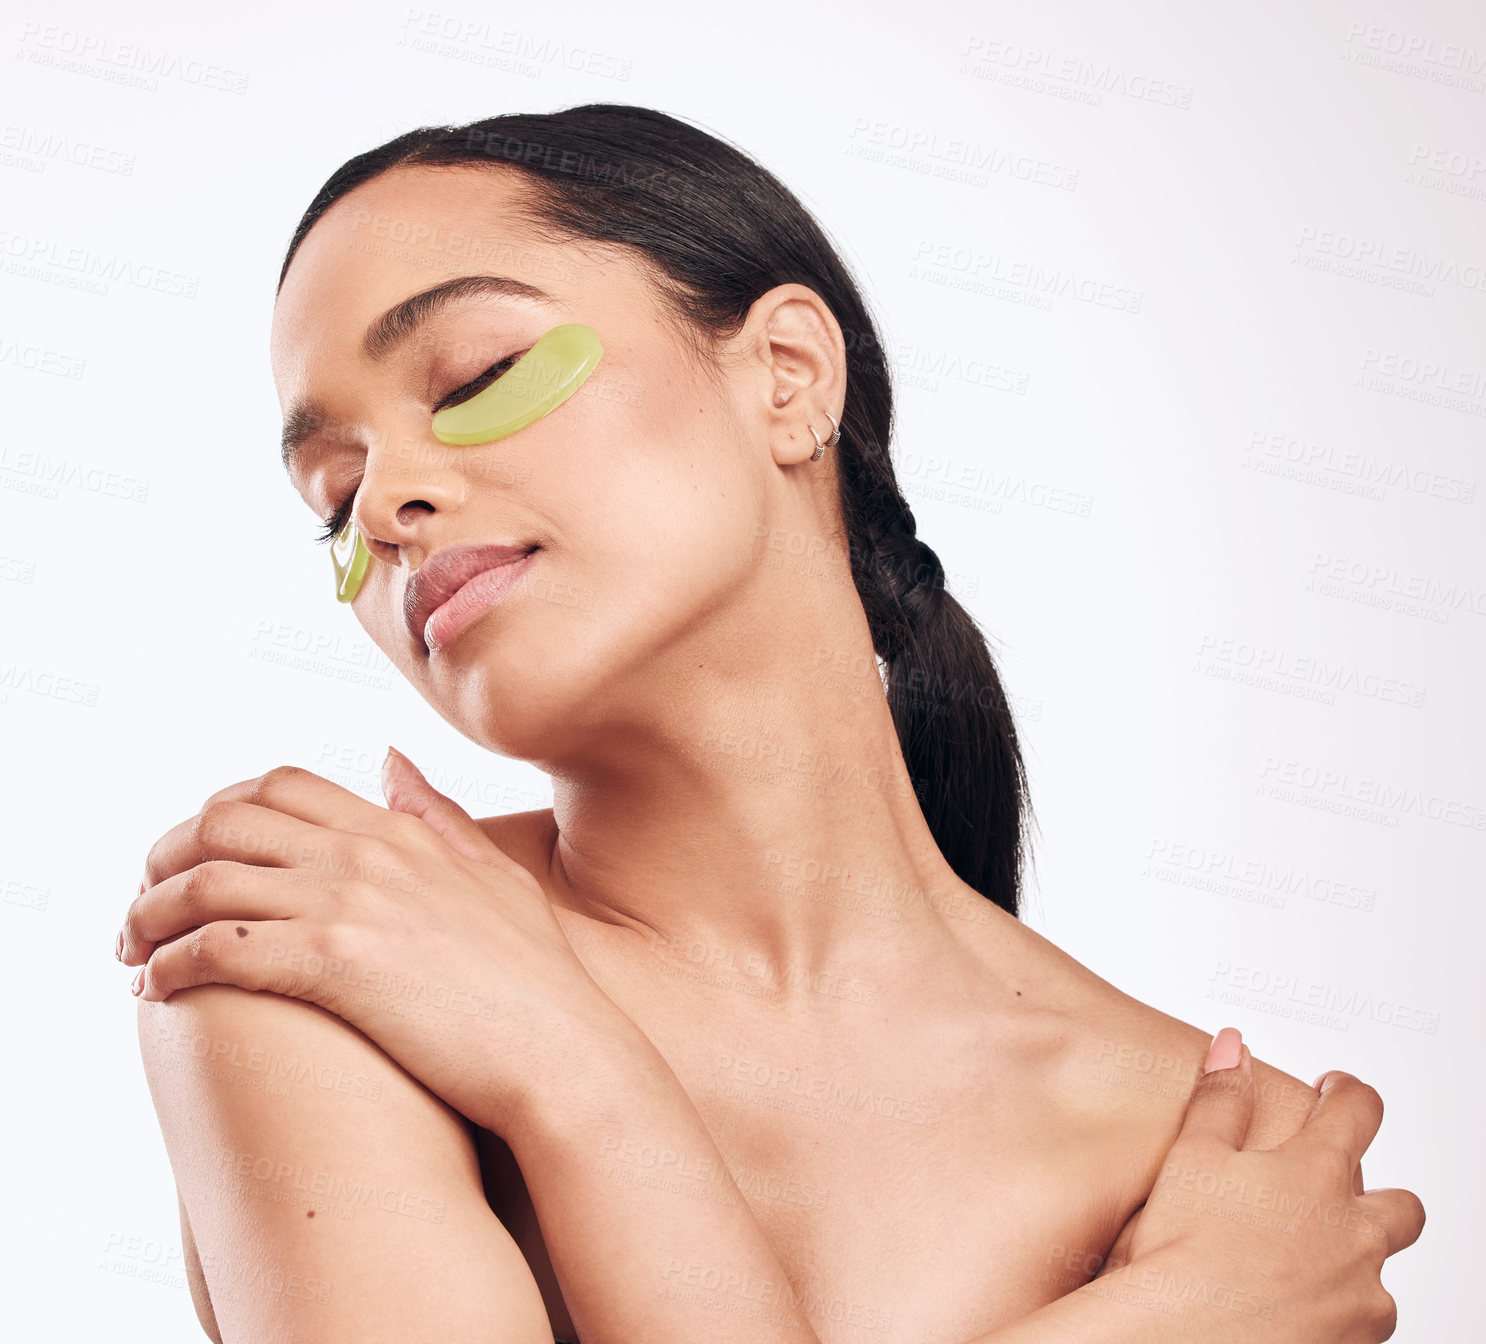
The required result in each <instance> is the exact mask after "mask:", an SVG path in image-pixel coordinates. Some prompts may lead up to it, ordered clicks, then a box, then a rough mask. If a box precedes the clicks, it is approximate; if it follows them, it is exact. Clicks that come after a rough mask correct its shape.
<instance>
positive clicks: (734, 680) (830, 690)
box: [548, 603, 1002, 991]
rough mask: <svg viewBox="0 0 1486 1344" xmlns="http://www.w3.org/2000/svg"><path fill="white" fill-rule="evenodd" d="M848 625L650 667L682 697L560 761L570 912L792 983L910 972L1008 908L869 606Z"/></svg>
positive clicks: (561, 848)
mask: <svg viewBox="0 0 1486 1344" xmlns="http://www.w3.org/2000/svg"><path fill="white" fill-rule="evenodd" d="M843 606H844V604H843ZM834 616H835V625H836V628H835V629H834V630H832V629H830V627H829V624H826V625H817V626H815V627H813V628H812V629H809V630H807V631H797V632H796V635H795V637H788V636H782V637H779V638H772V639H763V640H758V641H755V642H753V643H752V644H751V645H750V646H749V647H750V649H752V650H754V652H751V653H749V654H747V655H744V656H743V657H741V658H740V657H739V656H738V654H737V652H736V648H735V649H734V650H733V651H732V652H731V653H730V655H729V656H728V657H726V658H723V657H715V658H711V659H707V660H705V661H704V662H703V665H702V666H701V667H700V668H699V667H698V662H699V657H698V654H697V651H696V649H695V647H693V648H691V649H690V650H689V651H687V652H686V653H684V654H679V655H678V656H677V657H676V659H675V660H674V668H657V667H654V666H652V667H649V668H647V674H646V675H647V681H648V684H650V685H651V686H664V687H665V688H666V693H665V694H664V696H663V697H652V699H651V700H650V702H649V709H648V715H647V717H644V718H638V717H636V716H635V715H634V713H633V712H631V713H630V715H629V716H628V717H627V718H626V719H625V721H624V722H623V723H620V724H616V723H615V722H614V721H613V719H612V717H610V716H608V715H606V716H604V728H603V745H602V748H601V749H600V752H601V758H600V757H596V756H593V755H585V756H584V758H583V759H582V761H581V762H580V763H578V764H574V763H573V761H572V760H571V758H570V759H569V760H567V761H565V762H562V763H555V762H554V763H552V765H551V767H550V771H551V773H552V776H553V784H554V797H553V809H552V810H553V819H554V822H555V831H554V833H553V835H552V836H551V839H550V847H549V854H548V887H549V891H550V893H551V895H552V898H553V900H554V901H555V902H556V903H557V904H559V905H562V906H564V907H566V908H568V909H571V910H573V911H576V912H578V913H580V914H583V915H586V916H589V917H591V918H594V919H597V920H600V921H602V922H605V923H609V924H614V925H619V926H621V927H627V928H629V929H632V930H633V931H635V932H636V933H638V934H640V935H642V936H643V937H644V938H645V939H646V940H647V941H648V942H649V944H650V945H651V947H652V949H653V950H654V951H656V952H657V953H658V954H659V955H661V956H663V957H665V958H667V959H668V960H671V961H673V962H674V961H684V962H687V963H690V964H691V965H692V966H694V967H697V968H699V969H704V970H705V969H707V968H709V967H715V968H717V969H718V971H719V973H720V974H724V975H740V974H751V975H754V976H755V977H756V978H758V979H760V980H761V981H762V982H764V984H766V985H773V986H775V987H776V988H778V989H779V990H781V991H783V990H786V989H788V988H789V987H790V986H791V985H800V984H805V985H807V986H811V987H815V986H818V985H820V984H822V983H827V982H829V981H830V979H831V978H833V977H837V976H842V975H847V976H850V975H854V974H855V975H858V976H861V977H864V978H870V973H871V969H872V968H879V969H882V970H884V971H887V970H889V969H891V968H901V967H902V966H903V964H904V961H905V959H906V958H913V957H933V956H935V955H939V954H942V952H943V950H944V948H945V946H946V942H947V941H948V940H951V939H953V938H954V936H955V934H956V932H959V931H963V927H964V924H965V923H966V922H967V921H975V922H990V921H993V920H995V919H997V917H999V916H1001V914H1002V912H1000V911H999V910H998V909H996V908H995V907H994V906H992V904H991V902H990V901H988V900H987V899H986V898H985V897H984V896H982V895H980V894H979V893H978V892H975V891H974V890H973V889H971V888H970V887H969V886H968V885H967V884H966V883H964V882H963V881H962V880H961V879H960V878H959V877H958V876H957V875H956V874H955V872H954V870H953V869H952V868H951V867H950V866H949V864H948V863H947V862H946V860H945V859H944V857H943V855H942V854H941V853H940V852H939V848H938V846H937V844H936V843H935V841H934V838H933V835H932V833H931V832H930V830H929V827H928V824H927V822H926V821H925V820H924V816H923V813H922V811H921V809H920V807H919V804H918V800H917V797H916V796H915V793H914V789H913V783H912V781H911V779H910V777H909V774H908V770H907V767H906V765H905V763H904V760H903V756H902V752H901V750H900V749H899V744H898V737H897V731H896V729H895V727H894V724H893V719H892V713H891V710H890V708H889V706H888V703H887V699H886V696H885V694H884V691H883V686H882V680H881V675H880V673H879V671H878V667H877V662H876V658H875V655H874V653H873V650H872V644H871V636H870V631H869V630H868V628H867V624H866V619H865V616H864V615H863V614H862V611H861V608H860V606H859V605H857V604H855V603H853V604H850V609H843V607H838V608H837V610H836V611H835V613H834ZM826 619H827V621H828V622H829V619H830V618H829V617H827V618H826ZM838 651H840V652H839V653H838ZM683 669H684V672H683ZM673 671H674V675H672V672H673ZM631 703H632V702H631ZM590 745H592V744H590Z"/></svg>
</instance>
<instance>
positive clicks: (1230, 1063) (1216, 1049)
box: [1202, 1027, 1243, 1073]
mask: <svg viewBox="0 0 1486 1344" xmlns="http://www.w3.org/2000/svg"><path fill="white" fill-rule="evenodd" d="M1242 1047H1243V1037H1242V1036H1240V1035H1239V1032H1238V1028H1237V1027H1224V1028H1223V1030H1222V1031H1220V1032H1219V1033H1218V1034H1217V1035H1216V1036H1214V1037H1213V1043H1212V1044H1211V1045H1210V1046H1208V1048H1207V1058H1206V1059H1205V1060H1203V1061H1202V1071H1203V1073H1216V1072H1217V1071H1218V1070H1219V1069H1231V1068H1233V1067H1234V1066H1235V1065H1236V1064H1237V1063H1238V1061H1239V1060H1240V1059H1241V1058H1243V1049H1242Z"/></svg>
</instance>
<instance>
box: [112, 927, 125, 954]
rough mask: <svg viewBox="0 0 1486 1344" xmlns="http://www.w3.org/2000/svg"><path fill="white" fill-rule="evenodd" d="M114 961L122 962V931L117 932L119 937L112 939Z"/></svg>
mask: <svg viewBox="0 0 1486 1344" xmlns="http://www.w3.org/2000/svg"><path fill="white" fill-rule="evenodd" d="M114 960H115V961H123V960H124V930H123V929H120V930H119V936H118V937H117V938H115V939H114Z"/></svg>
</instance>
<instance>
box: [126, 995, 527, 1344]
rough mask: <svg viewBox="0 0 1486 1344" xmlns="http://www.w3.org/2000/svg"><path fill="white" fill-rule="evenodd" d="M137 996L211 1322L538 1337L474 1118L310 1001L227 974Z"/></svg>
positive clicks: (259, 1328)
mask: <svg viewBox="0 0 1486 1344" xmlns="http://www.w3.org/2000/svg"><path fill="white" fill-rule="evenodd" d="M138 1008H139V1011H138V1024H139V1041H140V1050H141V1054H142V1056H143V1059H144V1065H145V1074H146V1079H147V1081H148V1083H149V1087H150V1092H151V1095H152V1097H153V1099H154V1103H155V1110H156V1113H157V1115H158V1117H159V1121H160V1128H161V1133H162V1135H163V1137H164V1140H165V1146H166V1149H167V1152H168V1154H169V1157H170V1165H171V1169H172V1172H173V1173H174V1176H175V1182H176V1187H177V1191H178V1193H179V1197H180V1200H181V1205H182V1234H183V1250H184V1249H185V1246H184V1243H185V1242H189V1244H190V1253H191V1258H192V1260H193V1261H195V1270H194V1272H193V1273H192V1275H191V1280H192V1288H193V1299H194V1300H195V1301H196V1305H197V1311H198V1315H199V1316H200V1318H201V1322H202V1325H203V1328H204V1329H206V1330H207V1331H208V1334H211V1332H212V1331H213V1330H217V1331H218V1332H219V1333H220V1334H221V1335H222V1336H224V1337H226V1338H229V1339H268V1338H281V1339H282V1338H291V1337H292V1338H315V1339H316V1340H318V1341H321V1342H322V1344H341V1342H342V1341H346V1342H349V1341H350V1340H353V1339H364V1338H366V1337H367V1334H366V1332H367V1330H368V1329H370V1328H371V1327H372V1326H373V1325H375V1326H376V1328H377V1329H378V1330H382V1329H385V1330H387V1331H389V1332H390V1333H392V1334H401V1335H402V1336H403V1337H418V1336H419V1335H420V1332H421V1331H423V1330H425V1329H427V1328H429V1327H430V1326H436V1327H437V1333H438V1334H439V1335H440V1336H441V1337H455V1338H459V1337H465V1338H484V1337H486V1336H485V1335H484V1334H482V1333H481V1332H482V1331H485V1330H488V1329H489V1328H490V1326H491V1323H493V1322H494V1323H498V1324H499V1325H501V1326H505V1327H508V1328H509V1333H508V1335H507V1336H506V1337H508V1338H514V1339H522V1340H538V1339H541V1338H542V1337H543V1334H544V1333H545V1332H546V1329H547V1316H546V1311H545V1309H544V1307H543V1303H542V1300H541V1296H540V1294H539V1293H538V1291H537V1288H536V1284H535V1283H534V1281H533V1280H532V1277H531V1274H530V1272H529V1271H528V1270H527V1268H526V1265H525V1262H524V1260H523V1258H522V1256H521V1254H520V1252H519V1250H518V1249H517V1247H516V1246H515V1244H514V1243H513V1242H512V1241H511V1239H510V1237H509V1236H508V1235H507V1234H506V1232H505V1230H504V1229H503V1228H502V1227H501V1225H500V1224H499V1222H498V1221H497V1220H496V1219H495V1218H494V1217H492V1216H491V1212H490V1208H489V1205H488V1204H487V1203H486V1201H485V1197H484V1192H483V1190H482V1187H481V1180H480V1171H479V1165H478V1161H477V1157H476V1153H475V1147H474V1142H473V1139H472V1137H471V1134H470V1129H469V1126H468V1124H467V1122H466V1121H465V1120H464V1119H463V1117H461V1116H459V1115H458V1114H457V1113H456V1112H454V1111H453V1110H452V1109H451V1108H450V1107H448V1106H447V1105H446V1104H445V1103H444V1102H443V1101H442V1100H440V1099H439V1098H437V1097H435V1096H434V1095H433V1094H432V1093H430V1092H429V1091H428V1090H427V1089H426V1088H424V1087H423V1086H422V1084H421V1083H419V1082H418V1080H417V1079H415V1078H413V1077H412V1076H411V1075H410V1074H408V1073H407V1072H406V1071H405V1070H404V1069H402V1068H401V1067H400V1066H399V1065H398V1064H397V1063H396V1062H395V1061H394V1060H392V1059H391V1058H390V1057H389V1056H388V1055H387V1054H386V1053H385V1052H384V1051H382V1050H381V1049H380V1047H378V1046H377V1045H376V1044H375V1043H374V1042H373V1041H371V1040H370V1039H369V1038H368V1037H366V1036H365V1035H363V1034H362V1033H361V1032H359V1031H357V1030H356V1029H355V1028H354V1027H352V1026H350V1025H349V1024H348V1023H346V1022H344V1021H343V1020H342V1019H340V1018H339V1017H336V1016H335V1015H334V1014H331V1013H328V1012H326V1011H325V1010H324V1009H321V1008H319V1007H317V1006H315V1005H314V1004H309V1003H304V1002H301V1001H300V1000H297V999H292V998H288V997H284V996H281V995H277V994H270V993H255V992H251V991H247V990H243V989H239V988H237V987H235V986H231V985H199V986H195V987H193V988H190V989H185V990H178V991H177V992H176V993H175V994H173V995H172V996H171V997H170V998H169V999H168V1000H166V1001H164V1002H162V1003H152V1002H145V1001H141V1002H140V1003H139V1006H138ZM198 1290H199V1295H198ZM420 1303H421V1304H423V1305H422V1306H420V1305H419V1304H420ZM429 1303H436V1304H437V1307H436V1310H435V1316H436V1319H435V1320H430V1319H428V1311H429V1308H428V1304H429Z"/></svg>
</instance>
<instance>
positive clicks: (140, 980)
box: [129, 966, 144, 994]
mask: <svg viewBox="0 0 1486 1344" xmlns="http://www.w3.org/2000/svg"><path fill="white" fill-rule="evenodd" d="M143 988H144V967H143V966H141V967H140V968H139V970H138V971H136V972H135V974H134V980H133V982H132V983H131V984H130V986H129V992H130V993H131V994H138V993H139V991H140V990H142V989H143Z"/></svg>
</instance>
